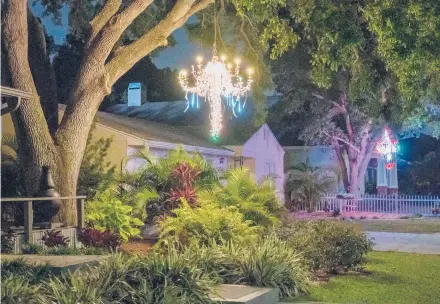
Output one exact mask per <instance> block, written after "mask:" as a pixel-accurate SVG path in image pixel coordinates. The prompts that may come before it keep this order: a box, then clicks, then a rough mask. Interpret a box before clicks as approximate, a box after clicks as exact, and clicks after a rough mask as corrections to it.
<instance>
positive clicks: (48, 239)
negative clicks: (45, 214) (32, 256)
mask: <svg viewBox="0 0 440 304" xmlns="http://www.w3.org/2000/svg"><path fill="white" fill-rule="evenodd" d="M41 240H42V241H43V242H44V245H46V246H47V247H59V246H63V247H67V245H68V243H69V242H70V240H69V238H68V237H64V236H63V235H62V232H61V230H49V231H46V232H45V233H44V234H43V236H42V237H41Z"/></svg>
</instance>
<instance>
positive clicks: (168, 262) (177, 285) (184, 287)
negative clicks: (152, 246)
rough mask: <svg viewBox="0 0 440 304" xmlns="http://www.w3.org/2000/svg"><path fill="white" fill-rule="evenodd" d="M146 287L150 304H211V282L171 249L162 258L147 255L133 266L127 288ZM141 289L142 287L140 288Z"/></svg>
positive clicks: (156, 255)
mask: <svg viewBox="0 0 440 304" xmlns="http://www.w3.org/2000/svg"><path fill="white" fill-rule="evenodd" d="M133 284H134V285H135V286H139V285H141V286H148V287H149V289H150V290H152V294H151V295H150V296H152V301H151V303H187V304H192V303H211V302H212V301H211V300H210V299H209V294H210V293H211V292H212V286H213V281H212V280H211V279H210V278H209V275H208V274H206V273H203V272H202V271H201V269H200V268H199V267H198V265H197V264H196V263H195V261H193V260H189V259H186V258H185V256H184V255H182V254H180V253H179V252H178V251H177V250H176V249H175V248H169V249H168V250H167V252H166V253H165V255H162V254H158V253H156V254H154V253H152V254H150V255H148V256H147V258H146V259H144V260H141V261H140V262H138V263H137V270H136V271H135V272H134V273H133V274H132V275H131V281H130V285H133ZM143 289H145V287H144V288H143Z"/></svg>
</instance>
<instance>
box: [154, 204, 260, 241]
mask: <svg viewBox="0 0 440 304" xmlns="http://www.w3.org/2000/svg"><path fill="white" fill-rule="evenodd" d="M174 213H175V215H176V216H175V217H171V216H169V217H167V218H165V219H164V220H163V221H162V222H161V223H160V225H161V228H162V231H161V233H160V236H159V238H160V239H161V242H160V243H161V244H169V243H170V242H171V243H175V244H177V245H178V246H188V245H190V244H195V243H197V244H208V243H209V242H210V241H212V240H214V241H215V242H222V241H234V242H236V243H237V244H241V243H245V242H249V241H252V240H255V239H256V238H257V231H258V228H257V227H250V222H249V221H244V220H243V214H241V213H240V212H239V211H238V210H237V208H235V207H227V208H219V207H218V205H216V204H213V203H210V202H204V203H202V204H201V206H200V208H195V209H193V208H191V207H190V206H189V205H188V203H187V202H186V201H185V200H182V204H181V206H180V207H179V208H177V209H175V210H174Z"/></svg>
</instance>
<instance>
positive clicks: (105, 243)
mask: <svg viewBox="0 0 440 304" xmlns="http://www.w3.org/2000/svg"><path fill="white" fill-rule="evenodd" d="M78 240H79V241H80V242H81V243H82V244H83V245H84V246H86V247H96V248H108V249H112V250H114V249H116V247H118V246H119V245H120V244H121V238H120V237H119V236H118V235H117V234H114V233H112V232H111V231H108V230H107V231H101V230H98V229H93V228H85V229H82V230H81V231H80V232H79V233H78Z"/></svg>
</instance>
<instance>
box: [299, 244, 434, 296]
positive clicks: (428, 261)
mask: <svg viewBox="0 0 440 304" xmlns="http://www.w3.org/2000/svg"><path fill="white" fill-rule="evenodd" d="M366 271H367V272H370V273H367V274H358V273H350V274H340V275H337V276H335V277H332V278H331V279H330V280H329V282H327V283H320V284H319V285H318V286H315V287H313V288H312V290H311V294H310V295H309V296H306V297H301V298H300V299H295V300H296V301H299V302H301V301H321V302H327V303H352V304H353V303H362V304H367V303H368V304H373V303H381V304H383V303H392V304H399V303H405V304H408V303H424V304H429V303H433V304H434V303H439V299H440V287H439V286H440V285H439V279H440V255H422V254H412V253H398V252H371V253H369V254H368V263H367V265H366Z"/></svg>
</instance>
